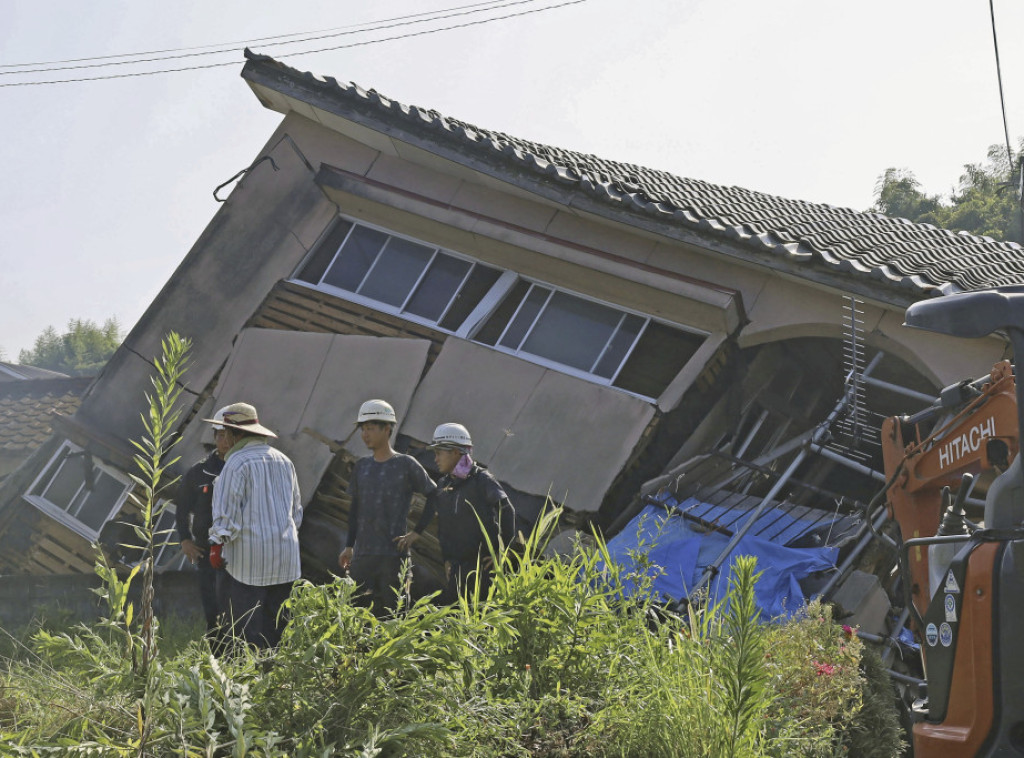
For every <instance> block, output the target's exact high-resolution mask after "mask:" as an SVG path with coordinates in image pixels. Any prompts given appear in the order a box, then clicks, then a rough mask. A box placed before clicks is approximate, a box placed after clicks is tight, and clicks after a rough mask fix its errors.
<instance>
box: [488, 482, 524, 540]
mask: <svg viewBox="0 0 1024 758" xmlns="http://www.w3.org/2000/svg"><path fill="white" fill-rule="evenodd" d="M481 475H482V476H484V477H485V480H484V481H485V484H484V491H485V492H486V493H487V502H488V503H490V504H491V507H492V509H493V513H494V520H495V521H496V522H497V526H498V535H499V536H500V537H501V544H502V545H504V546H505V547H508V546H509V545H511V544H512V542H513V540H515V537H516V511H515V508H514V507H513V506H512V501H511V500H509V499H508V495H506V494H505V490H504V489H502V486H501V485H500V484H499V483H498V480H497V479H495V478H494V475H493V474H491V472H490V471H482V472H481Z"/></svg>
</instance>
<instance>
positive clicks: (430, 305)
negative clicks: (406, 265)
mask: <svg viewBox="0 0 1024 758" xmlns="http://www.w3.org/2000/svg"><path fill="white" fill-rule="evenodd" d="M471 265H472V264H471V263H469V262H468V261H464V260H460V259H459V258H453V257H452V256H450V255H444V254H443V253H438V254H437V257H435V258H434V262H433V263H432V264H431V265H430V270H428V271H427V275H426V276H424V277H423V279H422V280H421V281H420V285H419V286H418V287H417V288H416V292H415V294H413V296H412V298H410V300H409V302H408V303H406V306H405V311H406V312H408V313H412V314H414V315H416V316H421V317H422V318H425V319H429V320H430V321H437V320H438V319H439V318H441V314H442V313H444V309H445V308H447V307H448V303H450V302H451V301H452V298H453V297H454V296H455V291H456V290H457V289H458V288H459V285H460V284H462V280H463V279H465V278H466V272H467V271H469V267H470V266H471Z"/></svg>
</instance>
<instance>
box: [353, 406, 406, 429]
mask: <svg viewBox="0 0 1024 758" xmlns="http://www.w3.org/2000/svg"><path fill="white" fill-rule="evenodd" d="M364 421H380V422H381V423H383V424H397V423H398V417H397V416H395V409H394V408H392V407H391V404H390V403H386V402H384V401H383V400H367V401H366V402H365V403H363V404H362V405H361V406H359V416H358V418H356V423H357V424H361V423H363V422H364Z"/></svg>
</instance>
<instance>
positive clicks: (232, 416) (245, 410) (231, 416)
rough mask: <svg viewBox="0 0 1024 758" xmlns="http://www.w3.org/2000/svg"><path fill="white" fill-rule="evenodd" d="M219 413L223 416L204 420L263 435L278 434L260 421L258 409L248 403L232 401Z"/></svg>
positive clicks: (271, 435) (275, 436) (272, 435)
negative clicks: (257, 413)
mask: <svg viewBox="0 0 1024 758" xmlns="http://www.w3.org/2000/svg"><path fill="white" fill-rule="evenodd" d="M217 415H218V416H220V417H221V418H204V419H203V421H209V422H210V423H211V424H220V425H221V426H226V427H229V428H231V429H241V430H242V431H243V432H252V433H253V434H258V435H260V436H261V437H274V438H275V439H276V438H277V435H276V434H274V433H273V432H272V431H270V430H269V429H267V427H265V426H263V425H262V424H261V423H260V420H259V417H258V416H257V415H256V409H255V408H254V407H253V406H251V405H249V404H248V403H232V404H231V405H228V406H225V407H224V408H221V410H220V411H219V412H218V413H217Z"/></svg>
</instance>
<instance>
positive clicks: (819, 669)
mask: <svg viewBox="0 0 1024 758" xmlns="http://www.w3.org/2000/svg"><path fill="white" fill-rule="evenodd" d="M811 663H812V664H813V665H814V673H815V674H817V675H818V676H832V675H833V674H834V673H836V667H835V666H833V665H832V664H831V663H818V662H817V661H811Z"/></svg>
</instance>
